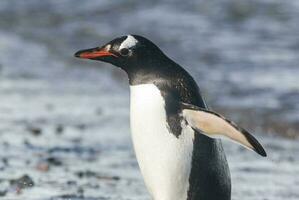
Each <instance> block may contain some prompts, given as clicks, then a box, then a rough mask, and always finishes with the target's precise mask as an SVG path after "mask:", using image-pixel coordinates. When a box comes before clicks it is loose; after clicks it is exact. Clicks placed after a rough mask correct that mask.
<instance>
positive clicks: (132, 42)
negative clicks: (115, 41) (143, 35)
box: [119, 35, 138, 49]
mask: <svg viewBox="0 0 299 200" xmlns="http://www.w3.org/2000/svg"><path fill="white" fill-rule="evenodd" d="M137 43H138V40H136V39H135V38H134V37H133V36H132V35H128V36H127V38H126V39H125V40H124V41H123V42H122V43H121V45H120V46H119V49H123V48H127V49H129V48H131V47H133V46H135V45H136V44H137Z"/></svg>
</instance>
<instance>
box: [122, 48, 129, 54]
mask: <svg viewBox="0 0 299 200" xmlns="http://www.w3.org/2000/svg"><path fill="white" fill-rule="evenodd" d="M129 53H130V50H129V49H127V48H123V49H121V50H120V55H122V56H128V55H129Z"/></svg>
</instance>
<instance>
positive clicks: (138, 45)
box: [75, 35, 166, 72]
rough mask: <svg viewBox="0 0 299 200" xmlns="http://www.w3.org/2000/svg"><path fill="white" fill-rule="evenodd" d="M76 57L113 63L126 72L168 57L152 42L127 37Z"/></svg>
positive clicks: (88, 50)
mask: <svg viewBox="0 0 299 200" xmlns="http://www.w3.org/2000/svg"><path fill="white" fill-rule="evenodd" d="M75 57H78V58H83V59H91V60H99V61H104V62H107V63H111V64H113V65H115V66H117V67H120V68H122V69H123V70H125V71H127V72H128V71H130V70H132V69H136V68H138V67H139V68H140V67H146V66H149V65H151V64H154V63H153V62H155V61H158V60H160V61H161V58H163V57H166V56H165V55H164V54H163V52H162V51H161V50H160V49H159V48H158V47H157V46H156V45H155V44H154V43H153V42H151V41H150V40H148V39H146V38H144V37H142V36H138V35H127V36H122V37H119V38H116V39H114V40H112V41H110V42H108V43H107V44H105V45H103V46H101V47H95V48H91V49H84V50H80V51H78V52H77V53H75Z"/></svg>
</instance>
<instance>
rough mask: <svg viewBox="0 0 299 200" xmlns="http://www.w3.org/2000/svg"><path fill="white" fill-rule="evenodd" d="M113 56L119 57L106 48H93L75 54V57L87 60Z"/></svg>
mask: <svg viewBox="0 0 299 200" xmlns="http://www.w3.org/2000/svg"><path fill="white" fill-rule="evenodd" d="M107 56H113V57H118V56H117V55H115V54H113V53H111V52H109V51H107V50H106V49H105V48H98V47H96V48H92V49H84V50H80V51H78V52H76V53H75V57H78V58H85V59H96V58H101V57H107Z"/></svg>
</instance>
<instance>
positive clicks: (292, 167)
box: [0, 0, 299, 200]
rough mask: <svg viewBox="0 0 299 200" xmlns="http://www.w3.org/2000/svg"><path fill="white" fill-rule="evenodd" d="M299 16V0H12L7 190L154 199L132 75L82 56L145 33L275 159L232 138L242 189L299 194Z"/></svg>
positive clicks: (7, 194)
mask: <svg viewBox="0 0 299 200" xmlns="http://www.w3.org/2000/svg"><path fill="white" fill-rule="evenodd" d="M298 22H299V1H293V0H246V1H245V0H222V1H216V0H198V1H180V0H163V1H155V0H154V1H147V0H145V1H137V0H129V1H111V0H88V1H87V0H86V1H74V0H44V1H40V0H26V1H22V0H1V1H0V99H1V100H0V197H1V198H2V199H38V200H42V199H43V200H44V199H45V200H50V199H51V200H58V199H76V200H94V199H97V200H102V199H112V200H122V199H124V200H131V199H138V200H139V199H146V200H148V199H150V198H149V195H148V193H147V191H146V189H145V187H144V184H143V180H142V178H141V175H140V173H139V169H138V165H137V162H136V160H135V155H134V152H133V149H132V144H131V138H130V130H129V89H128V83H127V82H128V81H127V77H126V75H125V74H124V73H123V72H121V71H120V70H119V69H117V68H115V67H112V66H111V65H109V64H104V63H101V62H93V61H86V60H84V61H82V60H78V59H76V58H74V57H73V54H74V52H76V51H77V50H79V49H84V48H90V47H96V46H100V45H102V44H104V43H106V42H108V41H110V40H112V39H114V38H115V37H118V36H121V35H126V34H129V33H133V34H139V35H143V36H145V37H147V38H149V39H151V40H152V41H153V42H154V43H156V44H158V46H159V47H161V49H162V50H163V51H164V52H165V53H166V54H167V55H169V57H171V58H172V59H174V60H175V61H176V62H178V63H179V64H181V65H182V66H184V67H185V68H186V69H187V70H188V71H189V72H190V73H191V74H192V75H193V77H194V78H195V80H196V81H197V83H198V84H199V86H200V88H201V90H202V92H203V94H204V96H205V99H206V101H207V104H208V105H209V106H210V108H211V109H213V110H215V111H217V112H220V113H222V114H224V115H226V116H227V117H228V118H230V119H233V120H234V121H236V122H238V123H239V124H241V125H242V126H243V127H245V128H247V129H248V130H250V132H252V133H254V135H256V137H257V138H258V139H259V140H260V141H261V143H262V144H264V146H265V148H266V150H267V153H268V155H269V156H268V157H267V158H266V159H265V158H262V157H259V156H258V155H257V154H254V153H252V152H249V151H247V150H244V149H243V148H242V147H239V146H238V145H231V144H230V143H227V142H224V147H225V151H226V154H227V158H228V161H229V164H230V168H231V175H232V183H233V191H232V199H234V200H237V199H242V200H257V199H264V200H266V199H271V200H280V199H288V200H293V199H294V200H295V199H299V191H298V188H299V179H298V174H299V158H298V154H299V145H298V144H299V143H298V141H299V139H298V136H299V66H298V65H299V56H298V53H299V34H298V33H299V26H298ZM111 108H112V109H111Z"/></svg>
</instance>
